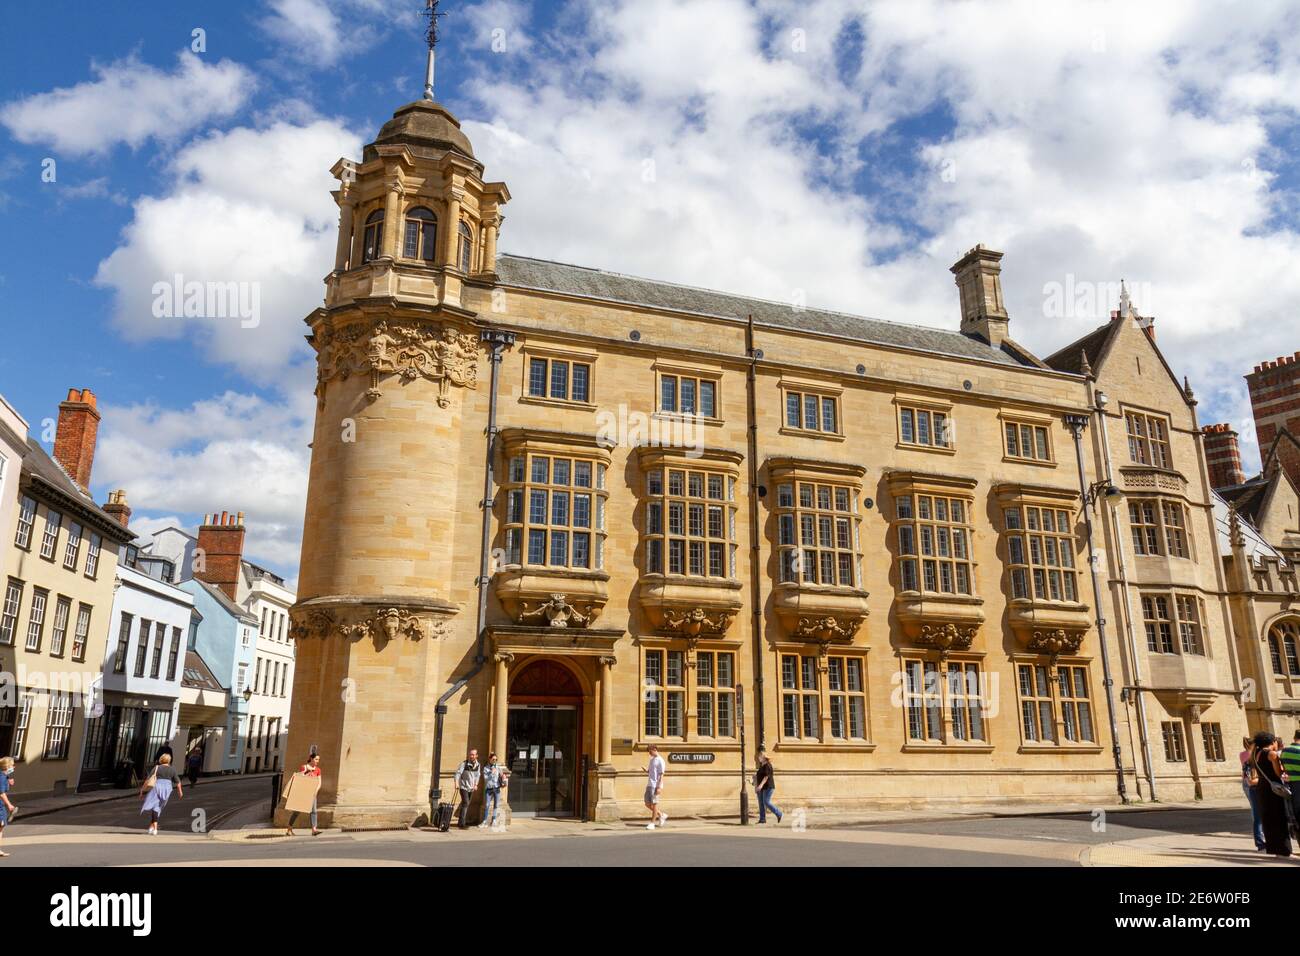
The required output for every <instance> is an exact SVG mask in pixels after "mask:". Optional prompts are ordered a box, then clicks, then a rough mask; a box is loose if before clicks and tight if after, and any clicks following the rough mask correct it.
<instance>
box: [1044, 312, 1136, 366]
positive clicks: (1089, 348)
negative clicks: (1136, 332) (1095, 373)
mask: <svg viewBox="0 0 1300 956" xmlns="http://www.w3.org/2000/svg"><path fill="white" fill-rule="evenodd" d="M1119 323H1120V320H1119V319H1118V318H1115V319H1111V321H1109V322H1107V323H1106V324H1105V325H1103V326H1101V327H1100V328H1097V329H1093V330H1092V331H1091V332H1089V333H1088V334H1087V335H1085V336H1084V337H1083V338H1081V339H1077V340H1076V341H1074V342H1071V343H1070V344H1069V345H1067V346H1065V348H1061V349H1057V350H1056V351H1055V352H1053V353H1052V354H1051V355H1049V356H1048V357H1047V358H1045V359H1043V361H1044V362H1046V363H1047V365H1048V366H1049V367H1051V368H1054V369H1056V370H1057V371H1058V372H1071V373H1073V374H1075V375H1082V374H1083V356H1084V355H1087V356H1088V364H1089V365H1090V366H1091V367H1092V368H1093V369H1096V368H1097V367H1098V366H1099V365H1100V364H1101V360H1102V359H1103V358H1104V357H1105V355H1106V353H1107V352H1108V351H1110V343H1111V341H1112V340H1113V339H1114V338H1115V334H1116V333H1117V332H1118V331H1119Z"/></svg>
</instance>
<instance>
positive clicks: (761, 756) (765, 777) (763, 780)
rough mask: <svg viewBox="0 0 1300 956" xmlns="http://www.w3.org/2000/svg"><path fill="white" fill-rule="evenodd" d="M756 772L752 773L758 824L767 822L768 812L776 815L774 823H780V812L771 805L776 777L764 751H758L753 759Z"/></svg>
mask: <svg viewBox="0 0 1300 956" xmlns="http://www.w3.org/2000/svg"><path fill="white" fill-rule="evenodd" d="M754 760H755V762H756V763H757V764H758V770H757V771H755V773H754V790H755V791H757V793H758V822H759V824H764V823H766V822H767V814H768V811H771V812H772V813H775V814H776V822H777V823H780V822H781V816H782V814H781V810H780V808H779V807H777V806H776V805H775V804H774V803H772V794H773V793H774V792H775V791H776V777H775V775H774V773H773V771H772V761H771V759H770V758H769V757H768V755H767V751H766V750H759V752H758V754H757V755H756V756H755V757H754Z"/></svg>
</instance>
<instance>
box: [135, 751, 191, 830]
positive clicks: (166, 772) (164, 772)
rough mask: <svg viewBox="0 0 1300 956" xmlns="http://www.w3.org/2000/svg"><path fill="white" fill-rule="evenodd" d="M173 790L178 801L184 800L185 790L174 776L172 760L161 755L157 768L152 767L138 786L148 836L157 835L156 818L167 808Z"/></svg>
mask: <svg viewBox="0 0 1300 956" xmlns="http://www.w3.org/2000/svg"><path fill="white" fill-rule="evenodd" d="M150 780H152V781H153V786H150V785H149V781H150ZM173 789H175V791H176V798H177V799H178V800H184V799H185V790H184V788H182V787H181V779H180V777H178V776H177V775H176V770H175V768H174V767H172V758H171V757H169V756H168V755H167V754H163V756H162V759H161V760H159V761H158V766H156V767H154V770H153V773H151V774H150V775H149V777H148V778H147V779H146V780H145V782H144V783H143V784H141V785H140V797H141V799H142V800H144V804H143V805H142V806H141V807H140V812H141V813H147V814H149V835H150V836H157V835H158V818H159V817H160V816H162V812H163V810H165V809H166V808H167V801H168V800H170V799H171V795H172V790H173Z"/></svg>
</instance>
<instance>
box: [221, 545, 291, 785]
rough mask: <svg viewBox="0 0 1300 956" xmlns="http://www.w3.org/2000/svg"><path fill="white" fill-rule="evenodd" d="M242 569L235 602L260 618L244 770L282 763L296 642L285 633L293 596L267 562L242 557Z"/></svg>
mask: <svg viewBox="0 0 1300 956" xmlns="http://www.w3.org/2000/svg"><path fill="white" fill-rule="evenodd" d="M241 570H242V572H243V573H242V574H241V576H240V577H241V580H240V582H239V598H238V603H239V604H240V605H242V606H243V607H244V609H245V610H247V611H248V612H249V613H250V614H252V615H253V616H254V617H256V618H257V620H258V622H259V623H258V631H257V647H256V650H255V652H254V664H253V683H252V685H251V686H252V689H253V696H252V698H251V699H250V700H249V702H248V719H249V726H248V741H247V743H246V744H245V747H244V772H245V773H255V772H257V771H259V770H279V769H281V768H282V767H283V766H284V763H285V753H284V744H285V741H286V740H287V739H288V736H289V703H290V698H291V696H292V694H293V661H294V647H293V642H292V641H291V640H290V639H289V608H290V607H292V606H293V602H294V600H295V596H294V593H293V592H292V591H290V590H289V589H288V588H287V587H285V585H284V579H283V578H281V577H279V576H277V575H275V574H273V573H272V572H270V571H268V570H266V569H265V568H261V567H258V566H257V565H255V564H253V563H252V562H250V561H244V562H243V565H242V569H241ZM303 759H305V758H303ZM298 762H299V763H301V762H302V761H301V760H299V761H298Z"/></svg>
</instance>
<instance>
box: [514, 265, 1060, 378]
mask: <svg viewBox="0 0 1300 956" xmlns="http://www.w3.org/2000/svg"><path fill="white" fill-rule="evenodd" d="M497 279H498V281H499V282H500V283H501V284H502V285H506V286H514V287H515V288H520V289H535V290H539V291H543V292H555V293H560V294H563V295H571V296H578V297H581V298H586V299H599V300H601V301H604V302H613V303H622V304H627V305H638V306H645V307H648V308H653V309H665V310H669V311H673V312H684V313H689V314H692V315H704V316H713V317H717V318H723V319H732V320H737V319H738V320H741V321H743V320H744V319H745V317H746V316H747V315H753V316H754V322H755V324H757V325H762V326H768V327H775V328H782V329H792V330H796V331H804V332H814V333H819V334H823V335H833V336H838V337H841V338H847V339H855V340H857V341H859V342H870V343H874V344H878V345H887V346H893V347H896V348H902V349H908V350H910V351H918V352H930V353H935V354H940V355H951V356H955V357H957V358H966V359H978V360H981V361H985V362H997V363H998V364H1001V365H1011V366H1016V367H1028V368H1038V367H1041V366H1039V365H1038V363H1037V362H1036V361H1034V360H1033V358H1032V356H1029V355H1027V354H1021V352H1020V351H1018V350H1017V349H1015V348H993V347H992V346H990V345H989V344H988V343H987V342H984V341H982V340H980V339H975V338H970V337H968V336H966V335H963V334H961V333H960V332H953V331H948V330H945V329H934V328H928V327H926V326H918V325H904V324H902V323H899V322H887V321H884V320H882V319H871V318H867V317H865V316H860V315H848V314H846V313H843V312H829V311H826V310H825V309H809V308H805V309H798V310H796V309H794V308H792V307H791V306H790V305H789V304H787V303H782V302H771V301H768V300H766V299H750V298H746V297H744V296H739V295H732V294H731V293H728V292H714V291H711V290H709V289H698V288H695V287H693V286H685V285H677V284H676V283H673V282H661V281H658V280H655V279H640V278H637V277H635V276H627V275H622V274H620V273H617V272H606V271H604V270H603V269H591V268H587V267H585V266H574V265H566V264H564V263H561V262H549V261H547V260H545V259H530V258H527V257H525V256H512V255H506V254H504V253H503V254H502V255H500V256H498V257H497Z"/></svg>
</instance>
